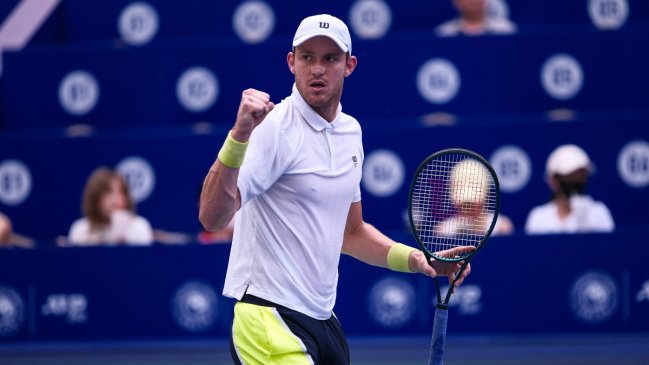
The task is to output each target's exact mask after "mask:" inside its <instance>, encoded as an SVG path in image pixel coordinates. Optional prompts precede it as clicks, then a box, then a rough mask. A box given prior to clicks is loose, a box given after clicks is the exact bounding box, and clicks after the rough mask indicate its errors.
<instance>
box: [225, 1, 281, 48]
mask: <svg viewBox="0 0 649 365" xmlns="http://www.w3.org/2000/svg"><path fill="white" fill-rule="evenodd" d="M232 27H233V28H234V31H235V33H237V35H238V36H239V38H241V40H243V41H244V42H246V43H250V44H256V43H261V42H263V41H265V40H266V39H267V38H268V37H269V36H270V35H271V34H272V33H273V29H274V28H275V13H274V12H273V9H272V8H271V7H270V6H269V5H268V4H266V3H265V2H263V1H245V2H243V3H241V5H239V6H238V7H237V9H236V10H235V11H234V15H233V16H232Z"/></svg>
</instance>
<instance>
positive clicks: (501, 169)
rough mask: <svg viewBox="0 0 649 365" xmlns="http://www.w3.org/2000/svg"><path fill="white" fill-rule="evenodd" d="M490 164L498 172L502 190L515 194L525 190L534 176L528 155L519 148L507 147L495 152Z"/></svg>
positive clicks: (490, 158)
mask: <svg viewBox="0 0 649 365" xmlns="http://www.w3.org/2000/svg"><path fill="white" fill-rule="evenodd" d="M489 162H490V163H491V165H492V166H493V168H494V170H495V171H496V175H497V176H498V181H499V182H500V189H501V190H502V191H503V192H506V193H515V192H517V191H519V190H521V189H523V188H524V187H525V186H526V185H527V183H528V182H529V181H530V177H531V176H532V162H531V161H530V158H529V156H528V155H527V153H526V152H525V151H524V150H523V149H522V148H520V147H518V146H513V145H505V146H501V147H499V148H498V149H497V150H495V151H494V152H493V153H492V154H491V157H489Z"/></svg>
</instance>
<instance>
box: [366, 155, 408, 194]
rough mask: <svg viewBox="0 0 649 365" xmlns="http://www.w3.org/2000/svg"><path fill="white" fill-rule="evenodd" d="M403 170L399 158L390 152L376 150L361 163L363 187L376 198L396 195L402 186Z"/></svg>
mask: <svg viewBox="0 0 649 365" xmlns="http://www.w3.org/2000/svg"><path fill="white" fill-rule="evenodd" d="M404 176H405V168H404V167H403V162H402V161H401V158H400V157H399V156H398V155H397V154H396V153H394V152H392V151H390V150H376V151H373V152H372V153H370V154H369V155H368V156H367V158H366V159H365V162H364V163H363V179H362V181H361V182H362V184H363V187H364V188H365V189H366V190H367V191H369V192H370V193H371V194H373V195H375V196H378V197H387V196H390V195H392V194H394V193H396V192H397V191H398V190H399V189H400V188H401V186H402V185H403V179H404Z"/></svg>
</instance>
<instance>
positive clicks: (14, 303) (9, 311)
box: [0, 286, 25, 337]
mask: <svg viewBox="0 0 649 365" xmlns="http://www.w3.org/2000/svg"><path fill="white" fill-rule="evenodd" d="M24 308H25V305H24V304H23V300H22V298H21V296H20V294H18V293H17V292H16V291H15V290H13V289H11V288H8V287H6V286H0V337H9V336H12V335H14V334H15V333H16V332H18V331H19V330H20V329H21V328H22V326H23V322H24V321H25V309H24Z"/></svg>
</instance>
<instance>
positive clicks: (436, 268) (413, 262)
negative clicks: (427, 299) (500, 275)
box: [409, 246, 475, 287]
mask: <svg viewBox="0 0 649 365" xmlns="http://www.w3.org/2000/svg"><path fill="white" fill-rule="evenodd" d="M473 250H475V247H472V246H468V247H455V248H452V249H449V250H444V251H440V252H438V253H437V255H439V256H442V257H455V256H458V255H463V254H466V253H469V252H471V251H473ZM430 262H431V263H430V264H429V263H428V262H427V261H426V256H425V255H424V253H423V252H421V251H419V250H417V251H415V252H413V253H412V254H411V255H410V261H409V264H410V269H411V270H412V271H414V272H418V273H422V274H424V275H426V276H430V277H436V276H440V275H443V276H447V277H448V280H449V283H451V282H453V280H454V279H455V275H457V273H458V272H459V271H460V268H461V267H462V265H463V264H464V262H463V261H460V262H444V261H437V260H435V259H433V258H431V259H430ZM470 273H471V264H469V265H467V267H466V269H465V270H464V271H463V272H462V276H461V277H460V278H458V279H457V281H456V282H455V287H458V286H460V285H462V282H464V279H465V278H466V277H467V276H468V275H469V274H470Z"/></svg>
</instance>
